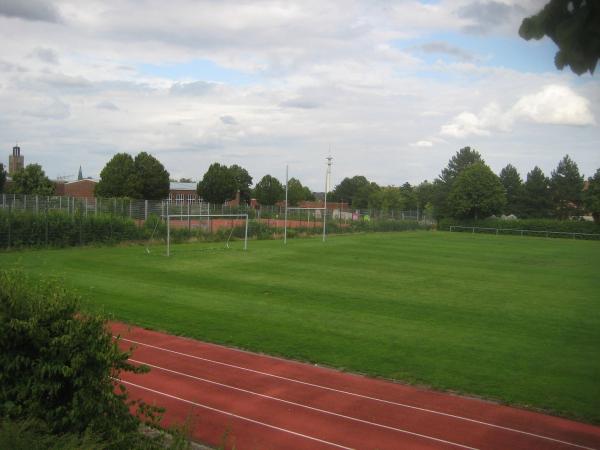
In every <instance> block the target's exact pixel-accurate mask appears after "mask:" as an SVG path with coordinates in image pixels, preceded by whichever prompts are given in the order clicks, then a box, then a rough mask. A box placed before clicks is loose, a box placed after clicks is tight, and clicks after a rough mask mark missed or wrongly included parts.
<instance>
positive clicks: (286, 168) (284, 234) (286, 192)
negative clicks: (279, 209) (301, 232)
mask: <svg viewBox="0 0 600 450" xmlns="http://www.w3.org/2000/svg"><path fill="white" fill-rule="evenodd" d="M283 224H284V225H283V243H284V244H287V225H288V165H287V164H286V165H285V219H284V221H283Z"/></svg>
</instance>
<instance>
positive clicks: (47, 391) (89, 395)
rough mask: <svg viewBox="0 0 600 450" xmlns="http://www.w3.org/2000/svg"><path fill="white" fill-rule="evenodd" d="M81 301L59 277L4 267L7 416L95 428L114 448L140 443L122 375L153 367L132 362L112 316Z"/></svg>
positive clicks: (0, 288) (2, 396)
mask: <svg viewBox="0 0 600 450" xmlns="http://www.w3.org/2000/svg"><path fill="white" fill-rule="evenodd" d="M80 305H81V300H80V299H79V297H77V296H76V295H75V294H74V293H73V292H71V291H70V290H68V289H66V288H65V287H64V286H63V285H61V284H59V283H58V282H56V281H45V280H39V279H33V278H29V277H27V276H25V275H23V274H22V273H21V272H15V271H0V336H1V339H0V367H2V370H0V385H1V386H2V389H0V417H2V418H10V419H12V420H32V419H35V420H38V421H40V422H41V423H43V424H45V425H46V426H47V427H48V428H49V429H50V431H51V432H53V433H55V434H57V435H58V434H62V433H82V434H83V433H88V432H89V433H92V434H93V435H94V436H98V437H100V438H101V439H102V440H103V441H104V443H105V445H106V448H115V449H120V448H123V449H124V448H138V447H137V445H140V444H142V442H141V439H140V438H141V436H140V435H139V434H138V432H137V430H138V427H139V425H140V421H139V420H138V418H136V416H134V415H132V414H131V413H130V409H129V406H130V404H129V403H130V401H129V400H128V399H127V394H126V391H125V389H124V386H122V385H121V384H120V383H118V382H117V381H116V380H118V379H119V373H120V372H122V371H125V372H127V371H129V372H135V373H141V372H144V371H146V370H147V369H144V368H142V367H135V366H133V365H131V363H129V362H128V361H127V359H128V356H129V355H128V354H127V353H125V352H123V351H121V350H120V349H119V346H118V344H117V341H116V340H115V339H113V336H112V333H111V332H110V331H109V330H108V328H107V322H106V321H105V320H104V319H102V318H101V317H99V316H97V315H93V314H88V313H85V312H82V311H81V309H80ZM119 386H120V387H121V388H122V389H120V388H119ZM134 405H137V406H140V403H139V402H131V406H132V407H133V406H134ZM136 409H137V408H136ZM138 411H140V410H138ZM146 411H148V412H157V411H156V409H155V408H150V409H147V410H146ZM140 412H141V411H140ZM136 436H137V437H136ZM136 440H137V441H138V442H137V445H136ZM42 447H44V448H46V446H45V445H43V446H42ZM42 447H40V448H42ZM103 448H104V446H103ZM139 448H151V447H149V446H147V447H139Z"/></svg>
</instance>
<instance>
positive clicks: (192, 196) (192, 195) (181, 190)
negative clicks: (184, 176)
mask: <svg viewBox="0 0 600 450" xmlns="http://www.w3.org/2000/svg"><path fill="white" fill-rule="evenodd" d="M197 187H198V185H197V184H196V183H181V182H179V181H171V183H170V185H169V198H168V200H170V201H172V202H177V203H184V202H192V201H196V200H198V198H199V197H198V190H197Z"/></svg>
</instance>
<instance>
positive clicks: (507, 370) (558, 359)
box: [0, 232, 600, 423]
mask: <svg viewBox="0 0 600 450" xmlns="http://www.w3.org/2000/svg"><path fill="white" fill-rule="evenodd" d="M222 246H223V244H215V243H209V244H207V243H202V244H182V245H176V246H174V247H173V256H172V257H171V258H166V257H164V256H162V255H161V253H162V252H164V249H163V248H158V247H156V248H154V249H153V251H152V253H151V254H150V255H148V254H146V252H145V249H144V247H143V246H124V247H109V248H107V247H105V248H73V249H66V250H48V251H24V252H19V253H17V252H13V253H3V254H0V265H1V266H2V267H7V266H20V267H23V268H24V269H25V270H26V271H30V272H33V273H36V274H44V275H46V274H53V275H58V276H60V277H62V278H64V279H65V280H66V281H67V283H68V284H70V285H72V286H74V287H76V288H77V289H78V291H79V292H80V293H81V294H82V296H83V297H84V299H85V303H86V305H88V307H91V308H100V309H102V310H103V311H106V312H108V313H110V314H112V315H114V317H116V318H118V319H121V320H124V321H127V322H130V323H134V324H138V325H143V326H146V327H150V328H154V329H160V330H167V331H169V332H171V333H177V334H182V335H186V336H190V337H194V338H198V339H203V340H208V341H213V342H219V343H224V344H228V345H235V346H239V347H243V348H247V349H252V350H257V351H261V352H266V353H270V354H275V355H282V356H286V357H290V358H295V359H299V360H306V361H312V362H318V363H322V364H327V365H330V366H334V367H339V368H343V369H346V370H349V371H354V372H361V373H368V374H371V375H377V376H383V377H386V378H393V379H397V380H403V381H407V382H411V383H420V384H425V385H428V386H432V387H434V388H437V389H448V390H453V391H459V392H464V393H469V394H475V395H479V396H482V397H486V398H491V399H497V400H501V401H504V402H507V403H511V404H518V405H525V406H530V407H534V408H541V409H544V410H547V411H551V412H554V413H558V414H562V415H566V416H569V417H574V418H579V419H582V420H586V421H589V422H593V423H600V382H599V380H600V243H599V242H590V241H573V240H566V239H564V240H563V239H554V240H547V239H543V238H521V237H508V236H486V235H471V234H460V233H442V232H405V233H382V234H367V235H352V236H339V237H331V238H330V239H329V241H328V242H327V243H325V244H323V243H322V242H320V240H319V239H296V240H290V241H289V243H288V246H287V247H284V246H283V245H282V242H281V241H259V242H256V241H251V242H250V243H249V251H248V252H243V251H241V250H239V249H240V248H241V243H240V242H236V243H234V247H235V248H234V249H232V250H223V249H222Z"/></svg>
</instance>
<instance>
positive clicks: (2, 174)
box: [0, 163, 6, 193]
mask: <svg viewBox="0 0 600 450" xmlns="http://www.w3.org/2000/svg"><path fill="white" fill-rule="evenodd" d="M4 183H6V170H4V166H3V165H2V163H0V193H2V192H4Z"/></svg>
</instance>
